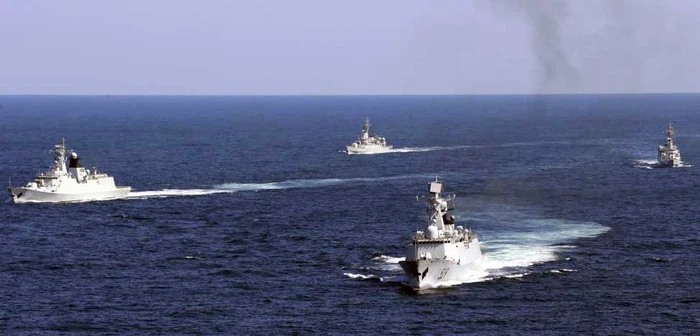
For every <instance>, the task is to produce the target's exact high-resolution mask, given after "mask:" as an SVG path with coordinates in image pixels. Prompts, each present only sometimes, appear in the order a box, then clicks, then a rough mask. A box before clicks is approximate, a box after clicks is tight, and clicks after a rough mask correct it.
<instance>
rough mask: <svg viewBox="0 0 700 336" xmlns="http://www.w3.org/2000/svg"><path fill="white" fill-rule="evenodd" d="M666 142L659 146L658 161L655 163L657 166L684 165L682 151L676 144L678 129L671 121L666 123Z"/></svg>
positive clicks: (674, 166)
mask: <svg viewBox="0 0 700 336" xmlns="http://www.w3.org/2000/svg"><path fill="white" fill-rule="evenodd" d="M665 134H666V142H665V143H663V144H661V145H660V146H659V155H658V159H657V160H658V162H657V163H656V164H655V165H654V166H655V167H657V168H677V167H683V160H682V159H681V152H680V151H679V150H678V146H676V142H675V139H674V138H673V137H674V136H675V135H676V129H675V128H674V127H673V124H671V122H670V121H669V122H668V124H667V125H666V132H665Z"/></svg>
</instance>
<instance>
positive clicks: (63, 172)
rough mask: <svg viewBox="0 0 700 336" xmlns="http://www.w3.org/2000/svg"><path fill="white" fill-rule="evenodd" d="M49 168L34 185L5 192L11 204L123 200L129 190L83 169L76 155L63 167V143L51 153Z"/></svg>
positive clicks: (35, 180)
mask: <svg viewBox="0 0 700 336" xmlns="http://www.w3.org/2000/svg"><path fill="white" fill-rule="evenodd" d="M52 153H53V156H54V160H53V166H51V168H50V169H49V171H48V172H43V173H39V174H38V175H37V176H36V178H35V179H34V181H32V182H29V183H27V185H26V186H24V187H12V186H10V187H9V188H8V190H9V191H10V194H11V195H12V201H13V202H15V203H57V202H86V201H98V200H111V199H118V198H124V197H127V196H128V195H129V192H130V191H131V187H118V186H116V185H115V183H114V178H113V177H111V176H109V175H107V174H104V173H100V172H98V171H97V168H93V169H92V170H89V169H85V167H83V166H82V164H81V163H80V158H79V157H78V154H77V153H76V152H71V153H70V158H69V162H68V166H66V140H65V139H62V141H61V143H60V144H58V145H56V146H55V147H54V149H53V151H52Z"/></svg>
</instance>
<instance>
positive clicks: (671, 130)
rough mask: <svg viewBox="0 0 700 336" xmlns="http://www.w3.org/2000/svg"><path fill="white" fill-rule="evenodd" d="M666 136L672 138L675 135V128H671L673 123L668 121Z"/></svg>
mask: <svg viewBox="0 0 700 336" xmlns="http://www.w3.org/2000/svg"><path fill="white" fill-rule="evenodd" d="M665 133H666V136H667V137H669V138H673V136H674V135H676V129H675V128H673V124H672V123H671V122H670V121H669V122H668V124H666V132H665Z"/></svg>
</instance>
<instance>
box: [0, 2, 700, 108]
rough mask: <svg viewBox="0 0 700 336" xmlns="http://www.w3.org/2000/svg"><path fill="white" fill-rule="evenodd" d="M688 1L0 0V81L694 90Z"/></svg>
mask: <svg viewBox="0 0 700 336" xmlns="http://www.w3.org/2000/svg"><path fill="white" fill-rule="evenodd" d="M698 18H700V1H698V0H654V1H651V0H649V1H647V0H585V1H582V0H571V1H565V0H541V1H539V0H522V1H511V0H492V1H486V0H483V1H482V0H474V1H470V0H454V1H449V0H442V1H430V0H395V1H393V0H392V1H388V0H347V1H344V0H335V1H333V0H276V1H273V0H268V1H262V0H260V1H254V0H229V1H225V0H200V1H195V0H188V1H185V0H126V1H125V0H118V1H117V0H113V1H95V0H61V1H56V0H43V1H40V0H0V94H187V95H207V94H216V95H221V94H224V95H226V94H232V95H245V94H256V95H266V94H269V95H276V94H324V95H325V94H480V93H562V92H566V93H598V92H600V93H618V92H630V93H637V92H700V20H699V19H698Z"/></svg>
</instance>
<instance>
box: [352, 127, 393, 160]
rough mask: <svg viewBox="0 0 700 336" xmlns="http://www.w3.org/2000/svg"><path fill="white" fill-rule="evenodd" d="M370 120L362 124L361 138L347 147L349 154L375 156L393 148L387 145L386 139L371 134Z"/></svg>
mask: <svg viewBox="0 0 700 336" xmlns="http://www.w3.org/2000/svg"><path fill="white" fill-rule="evenodd" d="M370 126H371V124H370V123H369V118H367V119H365V122H364V123H362V133H360V137H359V138H358V139H357V140H356V141H355V142H353V143H352V144H350V146H347V150H348V154H375V153H384V152H388V151H389V150H390V149H391V148H392V147H393V146H391V145H387V144H386V139H385V138H383V137H380V136H377V135H373V134H370V133H369V127H370Z"/></svg>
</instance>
